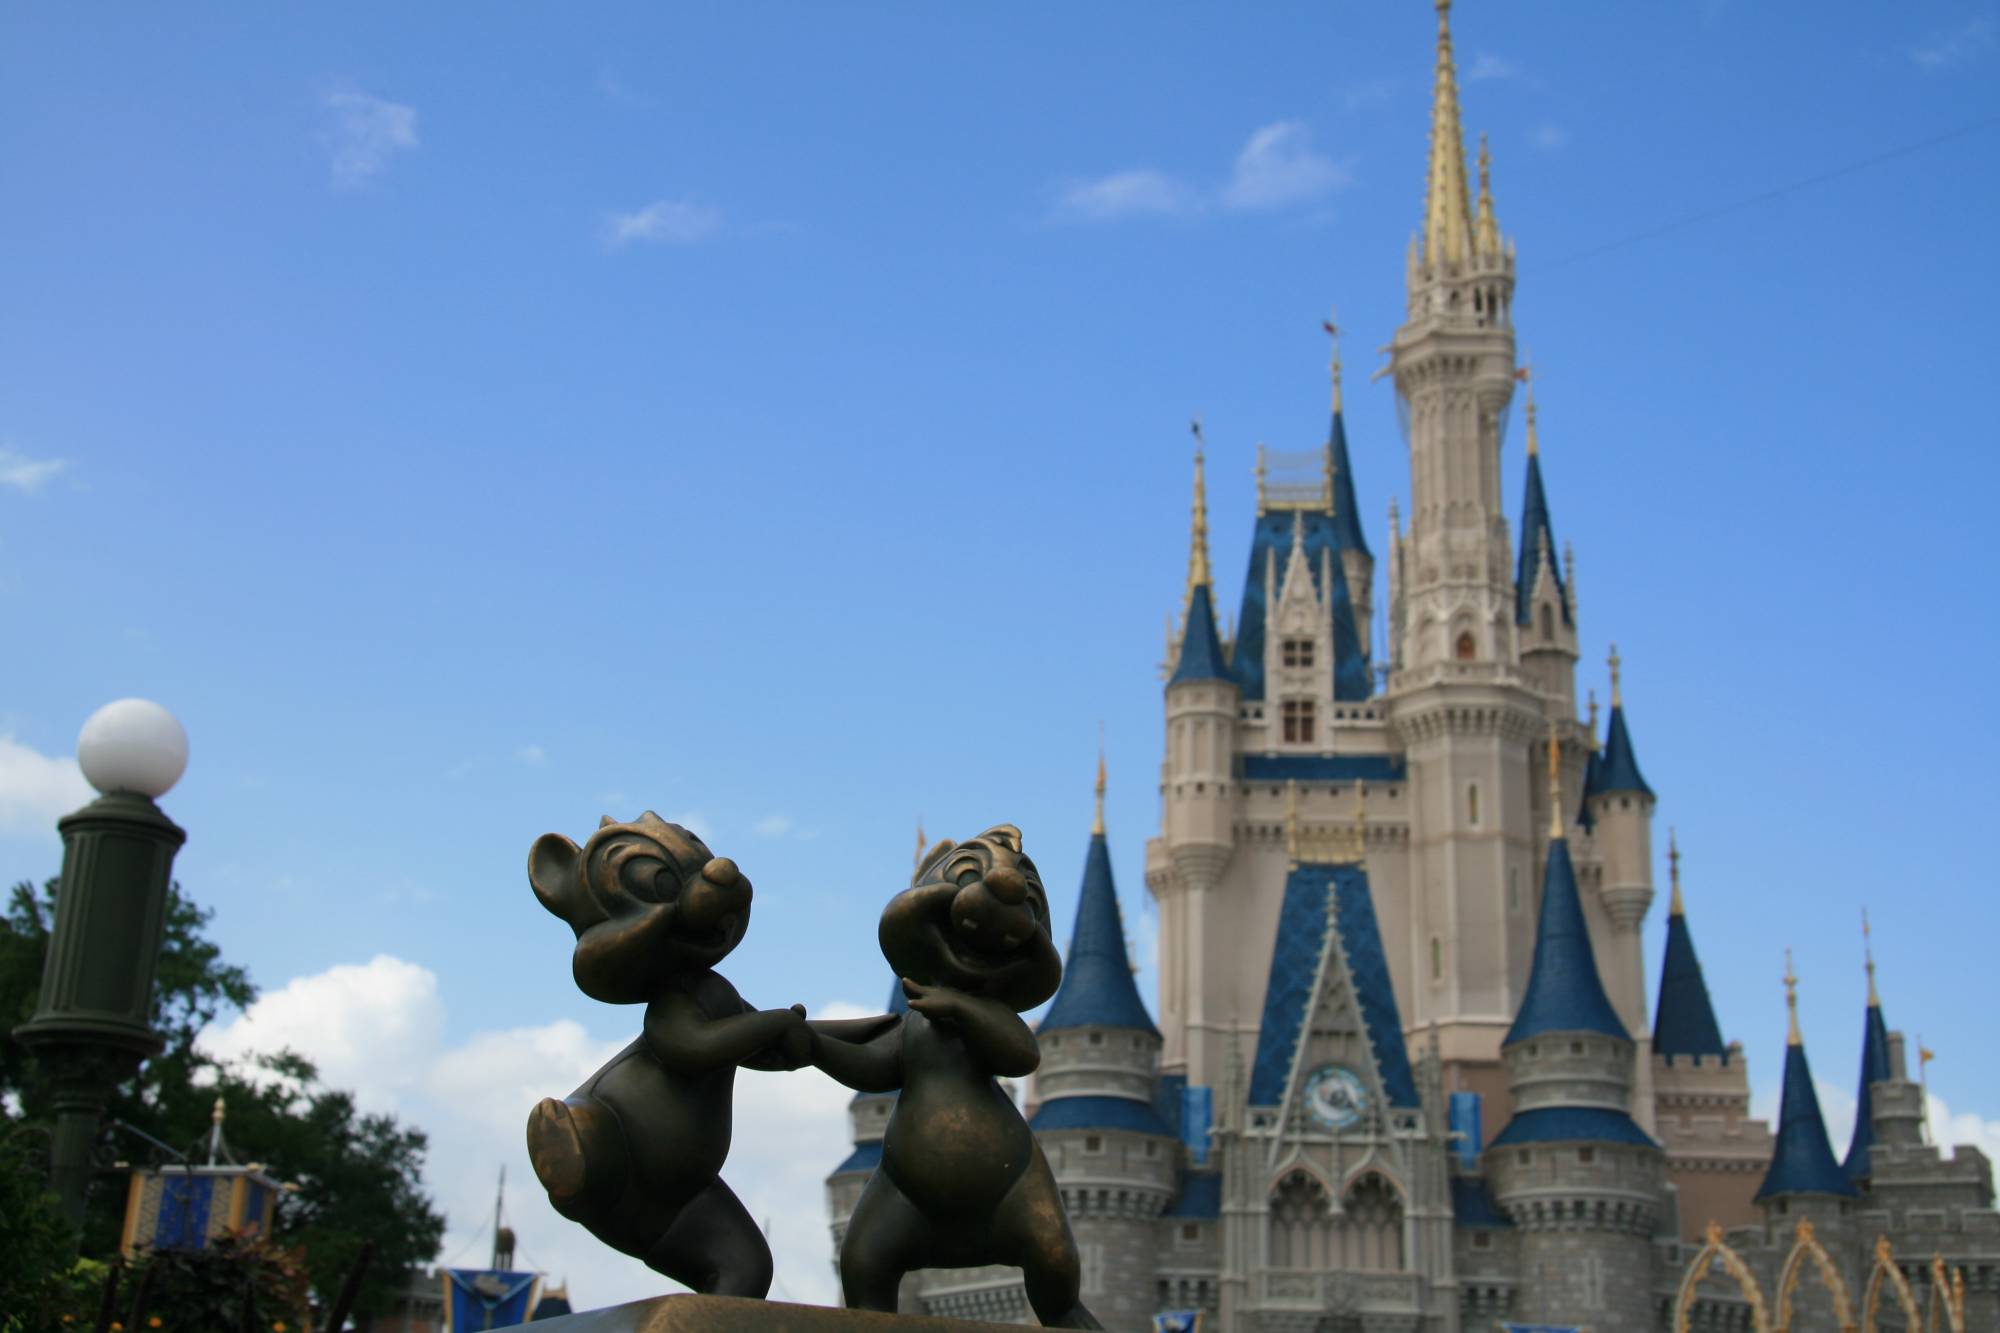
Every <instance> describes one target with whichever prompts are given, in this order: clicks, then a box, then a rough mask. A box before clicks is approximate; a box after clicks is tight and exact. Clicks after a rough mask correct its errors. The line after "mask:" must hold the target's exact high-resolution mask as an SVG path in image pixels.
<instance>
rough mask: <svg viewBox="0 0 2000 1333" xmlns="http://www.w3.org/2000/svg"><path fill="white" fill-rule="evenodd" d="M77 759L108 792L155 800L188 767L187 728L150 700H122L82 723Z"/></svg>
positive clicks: (88, 775) (93, 782) (95, 784)
mask: <svg viewBox="0 0 2000 1333" xmlns="http://www.w3.org/2000/svg"><path fill="white" fill-rule="evenodd" d="M76 761H77V764H78V766H80V767H81V768H82V769H83V776H84V777H85V778H87V779H89V780H90V785H91V786H93V787H95V788H97V790H98V791H100V792H102V793H103V794H104V795H106V796H109V795H111V794H112V793H113V792H121V791H124V792H136V793H137V794H139V795H141V796H146V797H151V798H153V799H155V800H157V799H158V798H159V797H161V796H164V795H166V794H167V792H168V791H169V790H171V789H172V787H173V785H174V784H175V783H176V782H179V781H180V778H181V774H182V773H183V772H185V771H186V770H187V761H188V738H187V732H186V731H185V730H183V729H182V727H181V724H180V722H179V721H178V720H176V719H175V717H174V715H173V714H172V713H169V712H168V711H167V710H166V709H164V708H162V707H160V706H159V705H158V704H156V703H154V702H153V701H152V700H150V699H119V700H117V701H115V702H113V703H108V704H106V705H104V707H102V708H100V709H98V710H97V711H96V712H95V713H92V714H91V715H90V720H89V721H87V722H85V723H84V724H83V732H82V734H81V735H79V736H78V737H77V738H76Z"/></svg>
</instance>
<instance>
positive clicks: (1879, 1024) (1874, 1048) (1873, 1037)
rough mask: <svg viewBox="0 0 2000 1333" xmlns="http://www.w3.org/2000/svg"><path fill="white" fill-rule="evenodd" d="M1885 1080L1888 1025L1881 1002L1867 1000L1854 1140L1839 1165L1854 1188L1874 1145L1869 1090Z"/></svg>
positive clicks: (1863, 1175) (1872, 1096)
mask: <svg viewBox="0 0 2000 1333" xmlns="http://www.w3.org/2000/svg"><path fill="white" fill-rule="evenodd" d="M1889 1077H1890V1070H1889V1025H1888V1024H1887V1023H1885V1022H1883V1020H1882V1005H1881V1002H1880V1001H1878V1000H1875V999H1872V998H1871V999H1870V1000H1869V1002H1868V1016H1867V1017H1866V1018H1865V1019H1864V1020H1863V1023H1862V1028H1861V1090H1860V1091H1859V1092H1858V1093H1856V1094H1855V1098H1854V1137H1853V1138H1852V1139H1850V1140H1849V1141H1848V1144H1847V1160H1846V1161H1845V1162H1843V1163H1841V1170H1842V1171H1843V1172H1845V1173H1846V1175H1847V1178H1848V1180H1850V1181H1852V1182H1854V1183H1856V1184H1859V1183H1860V1182H1861V1181H1863V1180H1866V1179H1867V1178H1868V1150H1869V1149H1870V1148H1872V1147H1873V1146H1874V1145H1875V1094H1874V1092H1873V1091H1872V1089H1873V1087H1874V1086H1875V1084H1877V1083H1882V1082H1885V1081H1887V1080H1888V1078H1889Z"/></svg>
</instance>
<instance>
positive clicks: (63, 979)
mask: <svg viewBox="0 0 2000 1333" xmlns="http://www.w3.org/2000/svg"><path fill="white" fill-rule="evenodd" d="M187 754H188V743H187V733H186V732H185V731H183V730H182V729H181V724H180V723H179V722H177V721H175V720H174V716H173V714H171V713H169V712H168V711H167V710H166V709H164V708H162V707H160V706H159V705H158V704H156V703H150V702H148V701H147V700H144V699H120V700H118V701H117V702H115V703H109V704H106V705H105V706H104V707H102V708H100V709H98V710H97V711H96V712H95V713H93V714H91V715H90V720H89V721H87V722H85V723H84V724H83V732H82V734H81V735H80V736H79V737H78V738H77V743H76V757H77V762H78V764H79V765H81V767H82V768H83V775H84V777H86V778H87V779H89V780H90V785H91V786H93V787H95V788H97V790H98V792H99V793H100V795H99V796H98V798H97V799H96V800H94V801H92V802H91V803H90V804H89V805H86V806H84V807H83V808H82V809H81V810H77V811H75V812H73V813H71V814H68V815H65V816H63V817H62V819H60V820H58V821H57V823H56V827H57V828H59V829H61V830H62V835H63V865H62V880H61V882H60V885H59V887H58V888H57V890H56V920H55V928H54V930H53V931H52V932H51V934H50V936H49V952H48V957H47V959H46V961H45V962H44V963H43V964H42V990H41V998H40V1000H39V1002H38V1003H37V1004H36V1006H35V1016H34V1017H33V1018H31V1019H29V1020H28V1021H27V1022H26V1023H23V1024H22V1025H21V1026H20V1027H18V1028H16V1029H15V1030H14V1035H15V1036H16V1037H18V1038H19V1039H20V1040H21V1042H22V1044H23V1045H26V1046H28V1047H30V1048H31V1049H32V1050H33V1051H34V1052H35V1056H36V1059H37V1060H38V1062H39V1063H40V1064H41V1066H42V1067H43V1069H44V1070H46V1071H47V1075H48V1078H49V1082H50V1089H51V1094H52V1095H51V1097H50V1102H51V1105H52V1107H53V1109H54V1111H55V1114H56V1126H55V1142H54V1152H53V1153H52V1155H51V1156H52V1163H51V1171H50V1175H51V1177H52V1184H53V1185H54V1187H55V1191H56V1197H57V1198H58V1200H59V1201H60V1202H61V1205H62V1209H63V1212H64V1214H65V1215H66V1216H67V1217H68V1218H69V1219H70V1221H71V1222H72V1223H74V1224H75V1225H76V1227H77V1229H78V1232H79V1234H80V1233H81V1231H82V1227H83V1214H84V1204H85V1200H86V1198H87V1196H88V1192H89V1188H90V1176H91V1155H92V1149H93V1148H94V1147H95V1145H96V1142H97V1132H98V1124H99V1122H100V1121H101V1120H102V1118H103V1116H104V1109H105V1106H106V1104H107V1103H108V1102H109V1101H110V1098H111V1092H112V1089H114V1088H115V1087H117V1085H118V1084H119V1083H120V1082H121V1081H123V1080H124V1079H126V1078H128V1077H130V1076H131V1075H132V1073H133V1072H134V1071H135V1070H137V1069H138V1067H139V1063H140V1062H141V1061H142V1060H144V1059H146V1057H148V1056H151V1055H157V1054H158V1053H159V1051H160V1048H161V1046H162V1045H163V1042H162V1039H161V1038H160V1036H159V1035H158V1034H157V1033H155V1032H154V1031H153V1028H152V1024H151V1022H150V1019H151V1017H152V1010H153V973H154V970H155V968H156V966H157V965H158V963H159V956H160V936H161V932H162V931H163V930H164V928H165V924H166V906H167V883H168V879H169V876H170V875H171V873H172V871H173V864H174V853H175V852H176V851H178V850H180V846H181V844H182V843H184V842H186V841H187V834H186V832H184V831H183V830H182V829H181V828H180V826H179V825H177V824H175V823H174V821H173V820H171V819H168V818H167V817H166V815H164V814H162V813H161V812H160V807H159V806H157V805H155V804H154V803H153V801H154V798H155V797H158V796H162V795H165V794H166V792H167V791H168V789H169V788H171V787H172V786H173V785H174V783H175V782H177V781H179V780H180V776H181V773H182V771H183V770H184V769H186V767H187Z"/></svg>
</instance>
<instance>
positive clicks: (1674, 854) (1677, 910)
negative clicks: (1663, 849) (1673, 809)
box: [1667, 825, 1687, 916]
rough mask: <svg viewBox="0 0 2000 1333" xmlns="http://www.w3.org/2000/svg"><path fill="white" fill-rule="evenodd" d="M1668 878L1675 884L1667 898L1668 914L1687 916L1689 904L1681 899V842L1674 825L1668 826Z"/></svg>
mask: <svg viewBox="0 0 2000 1333" xmlns="http://www.w3.org/2000/svg"><path fill="white" fill-rule="evenodd" d="M1667 879H1668V881H1669V882H1671V883H1672V884H1673V886H1674V889H1673V894H1672V896H1670V897H1669V898H1668V899H1667V915H1668V916H1686V915H1687V904H1686V903H1684V902H1682V901H1681V844H1680V840H1679V838H1678V837H1677V836H1676V835H1675V833H1674V830H1673V826H1672V825H1668V826H1667Z"/></svg>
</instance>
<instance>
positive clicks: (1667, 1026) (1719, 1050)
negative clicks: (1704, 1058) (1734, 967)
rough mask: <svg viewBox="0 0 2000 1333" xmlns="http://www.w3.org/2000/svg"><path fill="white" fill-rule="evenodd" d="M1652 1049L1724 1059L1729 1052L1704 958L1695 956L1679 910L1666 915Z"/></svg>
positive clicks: (1685, 922)
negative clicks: (1703, 967)
mask: <svg viewBox="0 0 2000 1333" xmlns="http://www.w3.org/2000/svg"><path fill="white" fill-rule="evenodd" d="M1653 1053H1654V1054H1655V1055H1666V1056H1676V1055H1689V1056H1697V1055H1715V1056H1722V1057H1724V1058H1725V1059H1726V1058H1727V1057H1728V1055H1729V1048H1728V1047H1727V1046H1725V1045H1723V1042H1722V1029H1721V1027H1720V1026H1718V1025H1717V1023H1716V1021H1715V1006H1714V1005H1713V1004H1711V1003H1710V1002H1709V998H1708V981H1707V980H1706V979H1705V978H1704V977H1703V976H1702V974H1701V960H1700V959H1699V958H1697V957H1695V953H1694V937H1693V936H1692V935H1690V934H1689V933H1688V924H1687V917H1686V916H1685V915H1684V914H1682V913H1680V912H1673V913H1670V914H1669V915H1668V916H1667V957H1666V962H1665V963H1664V964H1663V965H1662V966H1661V968H1660V1004H1659V1008H1658V1009H1657V1010H1656V1011H1655V1012H1654V1015H1653Z"/></svg>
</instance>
